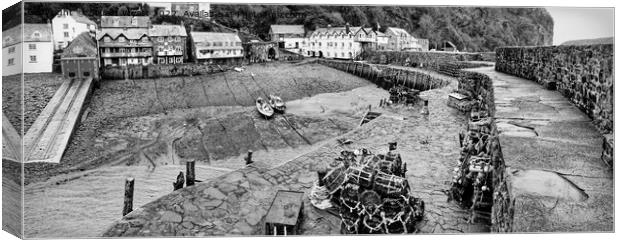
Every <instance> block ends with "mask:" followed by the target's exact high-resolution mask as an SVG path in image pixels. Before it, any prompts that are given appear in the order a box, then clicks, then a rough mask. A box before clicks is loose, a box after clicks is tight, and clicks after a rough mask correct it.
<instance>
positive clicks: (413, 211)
mask: <svg viewBox="0 0 620 240" xmlns="http://www.w3.org/2000/svg"><path fill="white" fill-rule="evenodd" d="M334 162H335V164H332V167H333V168H332V170H331V171H329V172H328V173H327V175H326V176H325V178H324V182H325V186H326V187H327V188H328V190H329V192H330V194H332V198H331V199H332V201H333V203H334V205H336V206H338V210H339V214H340V217H341V219H342V223H341V232H342V233H343V234H373V233H412V232H414V231H415V223H416V221H418V220H420V219H422V217H423V215H424V202H423V201H422V200H420V199H418V198H414V197H413V196H411V195H410V187H409V183H408V182H407V179H406V178H405V174H406V165H405V164H403V163H402V159H401V157H400V154H398V153H397V152H396V143H390V150H389V152H388V153H387V154H377V155H374V154H372V153H370V151H368V150H366V149H362V150H357V151H355V152H351V151H343V152H341V155H340V157H338V158H336V160H335V161H334Z"/></svg>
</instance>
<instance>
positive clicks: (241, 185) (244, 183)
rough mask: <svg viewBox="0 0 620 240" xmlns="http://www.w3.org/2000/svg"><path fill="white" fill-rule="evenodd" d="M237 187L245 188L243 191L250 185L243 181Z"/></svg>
mask: <svg viewBox="0 0 620 240" xmlns="http://www.w3.org/2000/svg"><path fill="white" fill-rule="evenodd" d="M239 186H240V187H242V188H245V189H249V188H250V183H249V182H247V181H245V182H243V183H242V184H240V185H239Z"/></svg>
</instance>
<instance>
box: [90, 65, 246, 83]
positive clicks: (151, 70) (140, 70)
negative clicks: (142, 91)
mask: <svg viewBox="0 0 620 240" xmlns="http://www.w3.org/2000/svg"><path fill="white" fill-rule="evenodd" d="M234 67H235V66H228V65H219V66H218V65H206V64H196V63H185V64H152V65H148V66H141V65H135V66H106V67H104V68H103V71H102V73H101V74H102V76H101V77H102V78H103V79H105V80H119V79H141V78H158V77H175V76H193V75H203V74H210V73H216V72H224V71H228V70H231V69H232V68H234Z"/></svg>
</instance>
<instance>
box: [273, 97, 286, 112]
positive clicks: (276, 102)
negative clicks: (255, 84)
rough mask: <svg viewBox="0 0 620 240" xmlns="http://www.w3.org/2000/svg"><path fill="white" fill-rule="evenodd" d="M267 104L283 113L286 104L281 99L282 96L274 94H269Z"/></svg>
mask: <svg viewBox="0 0 620 240" xmlns="http://www.w3.org/2000/svg"><path fill="white" fill-rule="evenodd" d="M269 105H271V108H273V109H274V110H275V111H277V112H279V113H283V112H284V111H285V110H286V105H285V104H284V101H282V98H280V97H278V96H275V95H269Z"/></svg>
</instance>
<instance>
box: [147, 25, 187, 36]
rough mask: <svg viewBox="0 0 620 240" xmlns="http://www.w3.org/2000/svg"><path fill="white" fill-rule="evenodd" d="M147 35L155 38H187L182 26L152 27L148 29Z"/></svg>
mask: <svg viewBox="0 0 620 240" xmlns="http://www.w3.org/2000/svg"><path fill="white" fill-rule="evenodd" d="M149 35H150V36H152V37H157V36H181V37H187V32H186V31H185V27H184V26H182V25H153V26H151V28H150V29H149Z"/></svg>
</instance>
